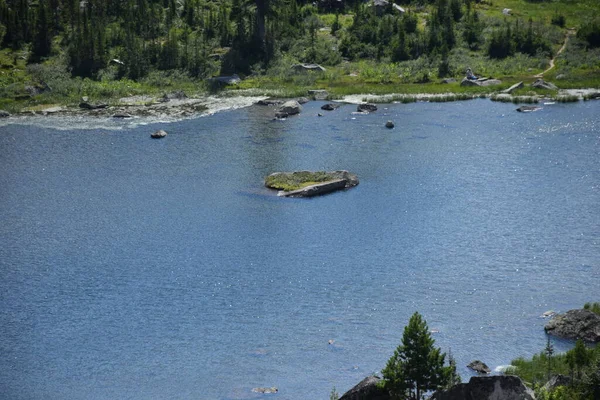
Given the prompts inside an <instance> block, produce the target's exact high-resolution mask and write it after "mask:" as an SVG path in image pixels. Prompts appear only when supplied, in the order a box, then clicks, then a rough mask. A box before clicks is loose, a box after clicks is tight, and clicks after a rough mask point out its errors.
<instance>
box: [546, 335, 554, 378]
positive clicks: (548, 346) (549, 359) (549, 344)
mask: <svg viewBox="0 0 600 400" xmlns="http://www.w3.org/2000/svg"><path fill="white" fill-rule="evenodd" d="M544 353H545V354H546V360H547V362H548V366H547V372H548V373H547V379H548V380H550V375H551V374H552V355H553V354H554V346H553V345H552V342H551V341H550V336H548V338H547V341H546V348H545V349H544Z"/></svg>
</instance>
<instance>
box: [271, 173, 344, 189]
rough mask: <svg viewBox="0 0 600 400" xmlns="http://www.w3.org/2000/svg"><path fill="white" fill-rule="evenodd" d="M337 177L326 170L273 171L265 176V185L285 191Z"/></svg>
mask: <svg viewBox="0 0 600 400" xmlns="http://www.w3.org/2000/svg"><path fill="white" fill-rule="evenodd" d="M335 179H339V178H338V177H336V176H335V175H334V174H332V173H329V172H326V171H296V172H291V173H274V174H271V175H269V176H267V177H266V178H265V186H267V187H269V188H271V189H278V190H284V191H286V192H289V191H292V190H298V189H302V188H304V187H306V186H310V185H314V184H317V183H324V182H329V181H333V180H335Z"/></svg>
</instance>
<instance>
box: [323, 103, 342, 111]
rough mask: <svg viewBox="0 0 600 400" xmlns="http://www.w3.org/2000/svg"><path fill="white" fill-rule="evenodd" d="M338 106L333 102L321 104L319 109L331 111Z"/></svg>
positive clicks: (338, 106)
mask: <svg viewBox="0 0 600 400" xmlns="http://www.w3.org/2000/svg"><path fill="white" fill-rule="evenodd" d="M338 108H340V105H339V104H335V103H327V104H323V105H322V106H321V110H325V111H333V110H336V109H338Z"/></svg>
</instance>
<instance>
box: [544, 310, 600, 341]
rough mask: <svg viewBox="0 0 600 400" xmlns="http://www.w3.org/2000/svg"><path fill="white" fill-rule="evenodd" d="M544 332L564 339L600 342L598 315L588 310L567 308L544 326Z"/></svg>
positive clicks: (599, 317)
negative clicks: (567, 309)
mask: <svg viewBox="0 0 600 400" xmlns="http://www.w3.org/2000/svg"><path fill="white" fill-rule="evenodd" d="M544 330H545V331H546V333H548V334H550V335H554V336H558V337H562V338H565V339H583V340H585V341H587V342H593V343H596V342H600V315H598V314H595V313H593V312H592V311H590V310H583V309H582V310H569V311H567V312H566V313H564V314H557V315H555V316H554V318H552V319H551V320H550V321H549V322H548V323H547V324H546V326H545V327H544Z"/></svg>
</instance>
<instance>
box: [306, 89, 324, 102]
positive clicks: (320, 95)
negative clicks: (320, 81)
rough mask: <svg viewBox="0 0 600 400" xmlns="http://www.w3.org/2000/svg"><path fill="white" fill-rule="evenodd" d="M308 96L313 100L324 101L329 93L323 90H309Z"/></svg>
mask: <svg viewBox="0 0 600 400" xmlns="http://www.w3.org/2000/svg"><path fill="white" fill-rule="evenodd" d="M308 95H309V96H310V97H312V98H313V99H315V100H325V99H327V97H328V96H329V92H328V91H327V90H323V89H311V90H309V91H308Z"/></svg>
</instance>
